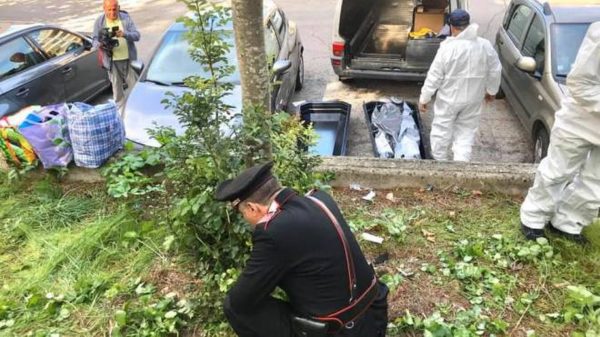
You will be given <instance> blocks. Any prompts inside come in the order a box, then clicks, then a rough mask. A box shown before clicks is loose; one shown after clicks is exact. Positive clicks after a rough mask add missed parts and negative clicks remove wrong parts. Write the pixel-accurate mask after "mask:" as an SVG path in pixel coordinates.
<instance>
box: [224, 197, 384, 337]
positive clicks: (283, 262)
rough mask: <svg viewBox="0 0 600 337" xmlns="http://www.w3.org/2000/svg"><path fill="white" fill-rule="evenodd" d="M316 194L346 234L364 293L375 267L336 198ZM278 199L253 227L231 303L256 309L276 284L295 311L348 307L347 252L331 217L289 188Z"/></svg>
mask: <svg viewBox="0 0 600 337" xmlns="http://www.w3.org/2000/svg"><path fill="white" fill-rule="evenodd" d="M313 196H314V197H316V198H317V199H319V200H321V201H322V202H323V203H325V205H326V206H327V207H328V208H329V209H330V210H331V212H332V213H333V215H334V216H335V217H336V218H337V219H338V221H339V223H340V225H341V227H342V229H343V231H344V232H345V234H346V238H347V240H348V244H349V246H350V251H351V254H352V258H353V260H354V264H355V268H356V278H357V283H358V291H359V293H361V294H362V293H363V292H364V291H365V290H366V289H367V288H368V287H369V285H370V284H371V281H372V280H373V270H372V268H371V266H369V264H368V263H367V260H366V259H365V257H364V255H363V253H362V251H361V249H360V247H359V245H358V243H357V241H356V240H355V238H354V235H353V234H352V232H351V231H350V228H349V227H348V225H347V223H346V221H344V218H343V216H342V214H341V212H340V210H339V208H338V207H337V205H336V203H335V201H334V200H333V199H332V198H331V197H330V196H329V195H328V194H327V193H325V192H322V191H317V192H316V193H315V194H313ZM274 203H277V204H275V205H273V204H272V205H271V208H270V212H272V213H270V215H269V216H267V219H263V220H265V221H264V222H262V223H259V224H258V225H257V226H256V228H255V229H254V232H253V234H252V242H253V249H252V253H251V256H250V259H249V260H248V262H247V264H246V267H245V268H244V271H243V272H242V274H241V275H240V277H239V279H238V281H237V282H236V284H235V285H234V286H233V288H232V289H231V290H230V291H229V294H228V297H229V299H228V300H229V301H230V304H231V306H232V307H233V308H234V309H235V310H236V311H237V312H238V313H241V314H243V313H249V312H252V311H253V310H255V308H256V307H257V304H258V303H260V302H261V301H264V300H265V299H267V298H268V297H269V296H270V295H271V293H272V292H273V290H274V289H275V287H276V286H279V287H280V288H281V289H283V290H284V291H285V292H286V294H287V296H288V298H289V301H290V304H291V306H292V307H293V310H294V311H295V312H296V314H300V315H305V316H313V315H325V314H329V313H332V312H335V311H337V310H339V309H341V308H343V307H345V306H347V305H348V300H349V289H348V272H347V269H346V262H345V261H346V260H345V254H344V249H343V248H342V243H341V241H340V239H339V237H338V235H337V232H336V230H335V228H334V226H333V225H332V223H331V220H330V219H329V218H328V217H327V216H326V215H325V213H324V212H323V211H322V210H321V209H320V208H319V207H318V206H317V205H316V204H315V203H314V202H313V201H311V200H310V199H308V198H306V197H304V196H299V195H297V194H296V193H295V192H293V191H292V190H291V189H288V188H285V189H283V190H282V191H281V192H279V194H278V195H277V197H276V198H275V201H274ZM274 206H275V207H274ZM275 209H278V210H275ZM273 211H275V212H273ZM269 217H272V219H268V218H269ZM383 301H384V302H385V298H384V299H383ZM384 326H385V324H384ZM384 329H385V328H384ZM372 336H375V334H372Z"/></svg>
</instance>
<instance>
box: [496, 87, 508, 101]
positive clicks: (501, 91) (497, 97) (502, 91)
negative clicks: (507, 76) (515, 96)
mask: <svg viewBox="0 0 600 337" xmlns="http://www.w3.org/2000/svg"><path fill="white" fill-rule="evenodd" d="M505 97H506V95H505V94H504V90H502V87H500V89H498V93H496V99H504V98H505Z"/></svg>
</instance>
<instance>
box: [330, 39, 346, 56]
mask: <svg viewBox="0 0 600 337" xmlns="http://www.w3.org/2000/svg"><path fill="white" fill-rule="evenodd" d="M345 45H346V43H345V42H344V41H341V42H340V41H335V42H333V45H332V50H333V56H337V57H342V56H344V46H345Z"/></svg>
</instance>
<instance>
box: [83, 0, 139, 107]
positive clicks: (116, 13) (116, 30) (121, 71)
mask: <svg viewBox="0 0 600 337" xmlns="http://www.w3.org/2000/svg"><path fill="white" fill-rule="evenodd" d="M139 40H140V33H139V32H138V30H137V28H136V27H135V24H134V23H133V20H132V19H131V17H130V16H129V14H128V13H127V12H125V11H122V10H120V8H119V2H118V1H117V0H104V14H102V15H100V16H99V17H98V19H96V22H95V23H94V46H95V47H99V50H98V52H99V59H98V62H101V66H102V67H103V68H104V69H106V70H107V71H108V77H109V79H110V82H111V83H112V88H113V98H114V100H115V103H116V104H117V108H118V109H119V112H120V113H121V114H123V108H124V105H125V93H126V90H127V89H130V88H132V87H133V85H134V84H135V81H136V75H135V72H134V71H133V69H131V61H135V60H136V59H137V50H136V48H135V44H134V42H137V41H139Z"/></svg>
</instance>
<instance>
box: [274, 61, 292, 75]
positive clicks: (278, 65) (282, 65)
mask: <svg viewBox="0 0 600 337" xmlns="http://www.w3.org/2000/svg"><path fill="white" fill-rule="evenodd" d="M291 67H292V62H290V60H279V61H277V62H275V64H274V65H273V75H275V77H278V76H280V75H282V74H283V73H285V72H286V71H288V70H289V69H290V68H291Z"/></svg>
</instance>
